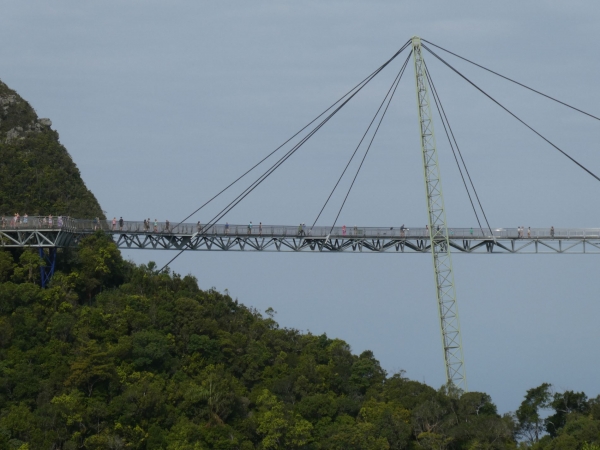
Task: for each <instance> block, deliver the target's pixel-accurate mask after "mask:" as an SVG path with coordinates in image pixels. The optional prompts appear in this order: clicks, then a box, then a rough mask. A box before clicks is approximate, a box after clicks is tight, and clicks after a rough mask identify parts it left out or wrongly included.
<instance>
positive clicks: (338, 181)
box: [310, 50, 412, 230]
mask: <svg viewBox="0 0 600 450" xmlns="http://www.w3.org/2000/svg"><path fill="white" fill-rule="evenodd" d="M411 55H412V50H411V51H410V53H409V54H408V57H407V58H406V61H405V62H404V65H403V66H402V68H401V69H400V71H399V72H398V75H396V78H395V79H394V81H393V82H392V85H391V86H390V88H389V90H388V91H387V94H386V95H385V97H384V98H383V100H382V101H381V103H380V105H379V108H377V111H376V112H375V115H374V116H373V119H371V122H370V123H369V126H368V127H367V129H366V131H365V133H364V134H363V136H362V138H361V139H360V141H359V143H358V145H357V146H356V148H355V149H354V152H353V153H352V156H350V159H349V161H348V163H347V164H346V167H344V170H343V171H342V174H341V175H340V177H339V178H338V180H337V182H336V183H335V186H334V187H333V189H332V190H331V192H330V193H329V196H328V197H327V200H325V204H324V205H323V207H322V208H321V211H319V214H318V215H317V218H316V219H315V221H314V222H313V224H312V226H311V227H310V228H311V230H312V229H313V228H314V226H315V225H316V223H317V221H318V220H319V217H321V214H323V211H324V210H325V207H326V206H327V204H328V203H329V200H330V199H331V197H332V195H333V193H334V192H335V190H336V189H337V187H338V185H339V184H340V182H341V181H342V178H343V177H344V175H345V173H346V171H347V170H348V167H349V166H350V163H351V162H352V160H353V159H354V156H356V153H357V152H358V149H359V148H360V146H361V145H362V143H363V141H364V139H365V137H366V136H367V134H368V133H369V130H370V129H371V126H372V125H373V123H374V122H375V120H376V119H377V116H378V115H379V111H381V108H382V107H383V105H384V104H385V102H386V100H387V98H388V96H389V95H390V93H391V92H392V89H393V88H394V85H395V84H396V83H397V81H398V78H399V77H401V76H402V73H403V72H404V69H405V67H406V64H407V63H408V60H409V59H410V56H411Z"/></svg>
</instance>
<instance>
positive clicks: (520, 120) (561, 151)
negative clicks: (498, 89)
mask: <svg viewBox="0 0 600 450" xmlns="http://www.w3.org/2000/svg"><path fill="white" fill-rule="evenodd" d="M423 47H424V48H426V49H427V51H428V52H429V53H431V54H432V55H433V56H435V57H436V58H437V59H439V60H440V61H441V62H442V63H444V64H445V65H446V66H447V67H449V68H450V69H451V70H452V71H454V72H455V73H456V74H458V75H459V76H460V77H461V78H463V79H464V80H465V81H467V82H468V83H469V84H470V85H471V86H473V87H474V88H475V89H477V90H478V91H479V92H481V93H482V94H483V95H485V96H486V97H487V98H489V99H490V100H492V101H493V102H494V103H496V104H497V105H498V106H500V107H501V108H502V109H503V110H504V111H506V112H507V113H508V114H510V115H511V116H512V117H514V118H515V119H517V120H518V121H519V122H521V123H522V124H523V125H525V126H526V127H527V128H528V129H529V130H531V131H533V133H535V134H536V135H537V136H539V137H540V138H542V139H543V140H544V141H545V142H547V143H548V144H550V145H551V146H552V147H553V148H554V149H556V150H558V151H559V152H560V153H562V154H563V155H564V156H566V157H567V158H569V159H570V160H571V161H572V162H573V163H575V164H576V165H578V166H579V167H580V168H581V169H583V170H585V171H586V172H587V173H588V174H590V175H591V176H592V177H594V178H595V179H596V180H598V181H600V178H598V176H597V175H596V174H595V173H594V172H592V171H591V170H589V169H588V168H587V167H585V166H584V165H583V164H581V163H580V162H578V161H577V160H576V159H575V158H573V157H572V156H570V155H569V154H568V153H566V152H565V151H564V150H562V149H561V148H560V147H558V146H557V145H556V144H554V143H553V142H552V141H550V140H549V139H548V138H546V137H545V136H543V135H542V134H541V133H540V132H538V131H537V130H535V129H534V128H533V127H531V126H530V125H528V124H527V123H526V122H525V121H524V120H522V119H521V118H519V117H518V116H517V115H516V114H514V113H513V112H511V111H510V110H509V109H508V108H506V107H505V106H504V105H502V104H501V103H500V102H499V101H498V100H496V99H495V98H494V97H492V96H491V95H489V94H488V93H487V92H485V91H484V90H483V89H481V88H480V87H479V86H477V85H476V84H475V83H473V82H472V81H471V80H469V79H468V78H467V77H466V76H464V75H463V74H462V73H460V72H459V71H458V70H457V69H455V68H454V67H452V66H451V65H450V64H449V63H447V62H446V61H445V60H444V59H443V58H441V57H440V56H438V55H437V54H436V53H435V52H434V51H433V50H431V49H430V48H428V47H426V46H425V45H423Z"/></svg>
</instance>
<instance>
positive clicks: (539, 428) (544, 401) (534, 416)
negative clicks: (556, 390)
mask: <svg viewBox="0 0 600 450" xmlns="http://www.w3.org/2000/svg"><path fill="white" fill-rule="evenodd" d="M551 387H552V385H550V384H548V383H542V384H541V385H540V386H538V387H536V388H532V389H529V390H528V391H527V394H526V395H525V399H524V400H523V402H522V403H521V406H519V409H517V412H516V418H517V434H518V436H520V437H522V438H524V439H526V440H527V441H528V442H530V443H534V442H538V441H539V440H540V436H541V435H542V434H543V433H544V431H545V423H544V419H543V418H542V410H543V409H547V408H548V407H549V406H550V400H551V398H552V393H551Z"/></svg>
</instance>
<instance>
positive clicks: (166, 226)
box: [165, 219, 171, 233]
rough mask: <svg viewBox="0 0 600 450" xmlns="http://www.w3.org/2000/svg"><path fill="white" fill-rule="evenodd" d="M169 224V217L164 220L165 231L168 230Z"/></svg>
mask: <svg viewBox="0 0 600 450" xmlns="http://www.w3.org/2000/svg"><path fill="white" fill-rule="evenodd" d="M169 225H171V222H169V219H166V220H165V231H166V232H167V233H168V232H169Z"/></svg>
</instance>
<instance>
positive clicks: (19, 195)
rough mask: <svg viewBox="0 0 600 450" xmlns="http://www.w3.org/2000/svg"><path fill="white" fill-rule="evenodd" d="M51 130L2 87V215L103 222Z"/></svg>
mask: <svg viewBox="0 0 600 450" xmlns="http://www.w3.org/2000/svg"><path fill="white" fill-rule="evenodd" d="M51 125H52V122H51V121H50V120H49V119H40V118H38V116H37V114H36V113H35V111H34V109H33V108H32V107H31V106H30V105H29V103H28V102H27V101H25V100H24V99H23V98H21V97H20V96H19V95H18V94H17V93H16V92H15V91H13V90H12V89H10V88H9V87H8V86H7V85H6V84H4V83H3V82H2V81H0V215H13V214H15V213H19V214H21V215H24V214H25V213H27V214H29V215H30V216H32V215H48V214H52V215H55V216H59V215H68V216H71V217H77V218H93V217H100V218H104V216H103V214H102V208H101V207H100V204H99V203H98V200H96V197H94V194H92V193H91V192H90V191H89V190H88V189H87V187H86V186H85V183H84V182H83V180H82V179H81V175H80V173H79V169H78V168H77V166H76V165H75V163H74V162H73V160H72V159H71V156H70V155H69V153H68V152H67V149H66V148H65V147H64V146H63V145H62V144H61V143H60V141H59V138H58V133H57V132H56V131H54V130H52V129H51Z"/></svg>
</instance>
